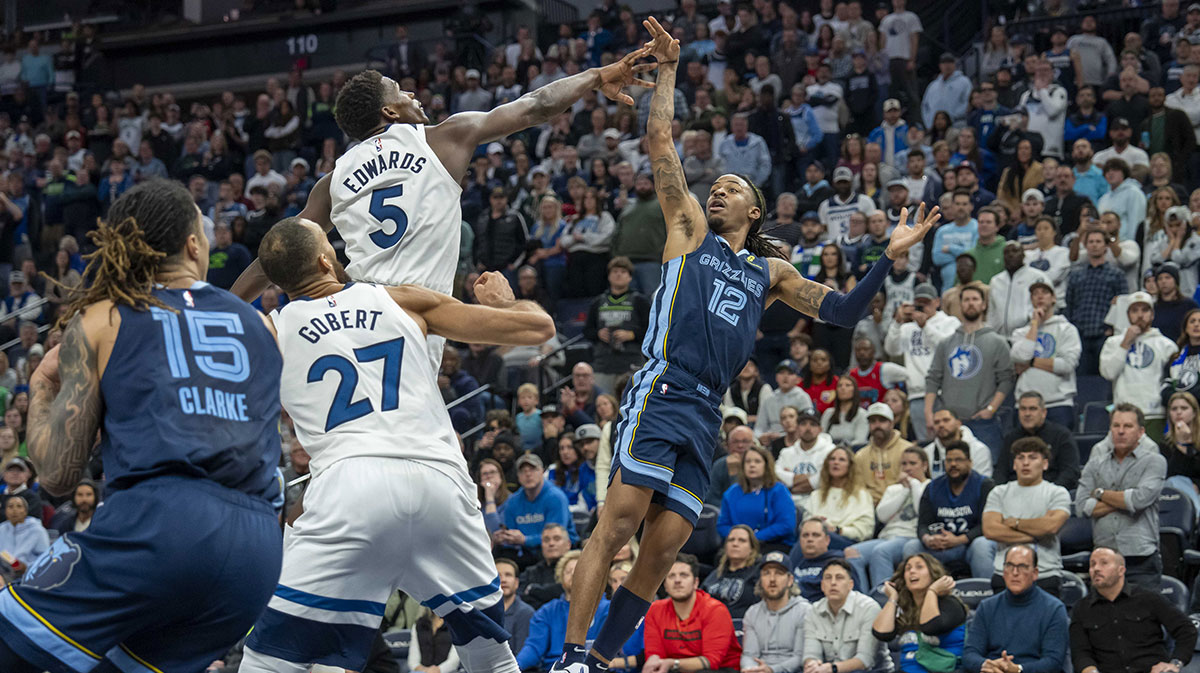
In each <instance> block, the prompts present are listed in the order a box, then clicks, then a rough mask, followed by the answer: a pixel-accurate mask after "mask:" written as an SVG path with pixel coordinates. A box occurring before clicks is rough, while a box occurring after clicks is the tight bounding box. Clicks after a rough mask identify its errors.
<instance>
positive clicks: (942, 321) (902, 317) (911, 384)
mask: <svg viewBox="0 0 1200 673" xmlns="http://www.w3.org/2000/svg"><path fill="white" fill-rule="evenodd" d="M959 327H960V323H959V322H958V318H955V317H953V316H950V315H947V314H946V313H945V312H943V311H942V301H941V298H940V297H939V296H938V294H937V290H936V289H935V288H934V287H933V285H931V284H929V283H921V284H920V285H918V286H917V287H916V289H915V290H914V291H913V303H912V304H902V305H901V306H900V308H899V309H898V310H897V311H896V316H895V318H894V319H893V321H892V324H891V326H890V327H888V332H887V337H886V338H885V339H884V345H883V349H884V351H885V352H886V353H887V354H888V355H890V356H892V357H903V358H904V368H905V370H906V372H907V374H908V399H909V413H910V417H911V418H914V419H918V420H921V419H924V418H925V372H927V371H928V370H929V363H930V362H931V361H932V360H933V352H934V350H936V349H937V345H938V344H939V343H941V342H942V341H945V340H946V339H947V338H948V337H950V335H952V334H954V332H955V331H956V330H957V329H958V328H959ZM913 430H914V432H915V433H916V435H917V441H918V442H925V441H928V434H927V433H926V429H925V424H924V422H918V423H914V424H913Z"/></svg>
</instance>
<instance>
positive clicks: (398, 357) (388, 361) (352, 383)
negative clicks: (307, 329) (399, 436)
mask: <svg viewBox="0 0 1200 673" xmlns="http://www.w3.org/2000/svg"><path fill="white" fill-rule="evenodd" d="M354 359H355V360H357V361H358V362H374V361H375V360H383V392H382V394H381V395H380V398H381V399H380V406H379V410H380V411H392V410H393V409H397V408H399V407H400V364H401V362H402V361H403V359H404V337H397V338H395V339H389V340H388V341H380V342H379V343H377V344H371V345H370V346H363V347H362V348H355V349H354ZM330 371H334V372H337V373H338V374H340V375H341V380H340V381H338V387H337V390H336V391H335V392H334V394H333V404H331V405H330V406H329V414H328V415H327V416H326V417H325V432H329V431H330V430H332V429H334V428H336V427H337V426H339V425H341V424H343V423H349V422H350V421H353V420H357V419H359V418H362V417H363V416H366V415H367V414H369V413H371V412H372V411H374V410H375V409H374V407H373V406H372V405H371V400H369V399H367V398H365V397H364V398H363V399H361V400H358V401H352V400H353V399H354V389H355V388H357V387H358V367H357V366H355V364H354V363H353V362H351V361H350V360H349V359H348V358H346V357H343V356H341V355H322V356H321V357H319V358H317V361H316V362H314V363H312V366H311V367H309V368H308V382H309V383H316V382H317V381H321V380H323V379H324V378H325V374H327V373H329V372H330Z"/></svg>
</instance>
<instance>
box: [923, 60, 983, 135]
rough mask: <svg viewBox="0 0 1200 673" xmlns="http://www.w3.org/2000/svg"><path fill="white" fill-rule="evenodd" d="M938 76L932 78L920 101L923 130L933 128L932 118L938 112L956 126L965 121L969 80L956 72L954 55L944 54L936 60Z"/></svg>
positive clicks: (956, 64)
mask: <svg viewBox="0 0 1200 673" xmlns="http://www.w3.org/2000/svg"><path fill="white" fill-rule="evenodd" d="M938 70H939V71H940V73H941V74H940V76H938V77H935V78H933V81H932V82H930V83H929V86H928V87H926V88H925V96H924V98H922V100H921V119H922V120H923V121H924V122H925V128H933V116H934V115H935V114H936V113H938V112H939V111H944V112H945V113H946V114H948V115H950V121H951V122H953V123H955V124H958V123H961V122H965V121H966V120H967V100H968V99H969V98H970V97H971V80H970V79H968V78H967V76H966V75H964V74H962V73H961V72H959V70H958V60H957V59H955V58H954V54H950V53H945V54H942V56H941V58H939V59H938Z"/></svg>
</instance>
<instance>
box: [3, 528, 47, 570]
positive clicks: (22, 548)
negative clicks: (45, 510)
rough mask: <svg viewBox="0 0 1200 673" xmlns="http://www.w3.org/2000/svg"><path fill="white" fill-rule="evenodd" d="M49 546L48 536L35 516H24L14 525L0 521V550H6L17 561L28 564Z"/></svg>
mask: <svg viewBox="0 0 1200 673" xmlns="http://www.w3.org/2000/svg"><path fill="white" fill-rule="evenodd" d="M49 546H50V536H49V535H47V534H46V529H45V528H43V527H42V522H41V520H40V519H38V518H37V517H32V516H29V517H25V520H24V521H22V522H21V523H19V524H17V525H16V526H14V525H13V524H11V523H9V522H8V521H5V522H3V523H0V551H6V552H8V553H10V554H12V555H13V557H15V558H16V559H17V560H18V561H20V562H21V563H24V564H25V565H29V564H30V563H33V561H34V559H36V558H37V557H39V556H41V555H42V552H44V551H46V549H47V548H48V547H49Z"/></svg>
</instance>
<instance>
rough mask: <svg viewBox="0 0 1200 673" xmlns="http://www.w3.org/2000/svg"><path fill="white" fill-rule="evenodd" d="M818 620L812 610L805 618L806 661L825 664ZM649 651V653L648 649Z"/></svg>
mask: <svg viewBox="0 0 1200 673" xmlns="http://www.w3.org/2000/svg"><path fill="white" fill-rule="evenodd" d="M817 619H818V615H817V611H816V610H810V611H809V612H808V615H807V616H805V617H804V657H803V660H804V661H808V660H809V659H813V660H815V661H819V662H822V663H824V661H825V648H824V647H822V645H821V641H820V640H817V636H816V631H817V628H816V621H817ZM647 651H649V650H648V649H647Z"/></svg>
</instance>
